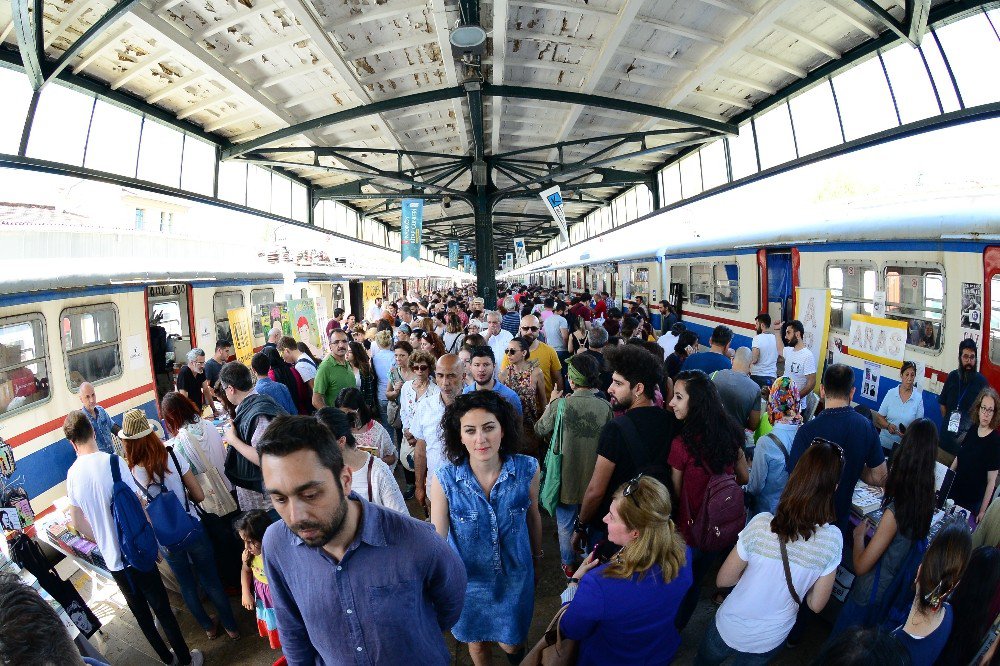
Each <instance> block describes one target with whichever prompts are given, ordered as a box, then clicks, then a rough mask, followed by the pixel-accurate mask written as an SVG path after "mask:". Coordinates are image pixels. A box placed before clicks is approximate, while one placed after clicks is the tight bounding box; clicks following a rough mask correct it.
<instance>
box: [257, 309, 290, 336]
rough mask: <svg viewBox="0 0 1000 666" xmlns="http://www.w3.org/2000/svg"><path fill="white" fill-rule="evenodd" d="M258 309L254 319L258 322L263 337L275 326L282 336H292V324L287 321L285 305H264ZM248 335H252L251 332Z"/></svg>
mask: <svg viewBox="0 0 1000 666" xmlns="http://www.w3.org/2000/svg"><path fill="white" fill-rule="evenodd" d="M258 308H259V310H258V311H257V313H256V317H257V318H258V320H259V321H260V328H261V330H262V331H264V335H265V336H266V335H267V334H268V332H269V331H270V330H271V329H272V328H273V327H275V326H277V327H278V328H280V329H281V334H282V335H291V334H292V323H291V320H290V319H289V315H288V305H287V304H286V303H265V304H263V305H259V306H258ZM250 334H251V336H252V335H253V331H252V330H251V332H250ZM251 339H252V338H251Z"/></svg>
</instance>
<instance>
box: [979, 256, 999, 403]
mask: <svg viewBox="0 0 1000 666" xmlns="http://www.w3.org/2000/svg"><path fill="white" fill-rule="evenodd" d="M983 291H984V296H983V304H982V305H983V316H984V321H983V345H982V352H981V357H980V362H979V368H980V372H982V373H983V375H984V376H985V377H986V379H988V380H989V382H990V386H1000V246H997V245H994V246H992V247H988V248H986V252H985V253H984V254H983Z"/></svg>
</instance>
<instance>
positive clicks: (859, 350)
mask: <svg viewBox="0 0 1000 666" xmlns="http://www.w3.org/2000/svg"><path fill="white" fill-rule="evenodd" d="M906 331H907V325H906V322H905V321H899V320H896V319H882V318H880V317H869V316H868V315H861V314H854V315H851V333H850V337H849V338H848V343H847V350H848V351H847V353H848V354H850V355H851V356H855V357H857V358H863V359H865V360H866V361H875V362H878V363H882V364H883V365H888V366H892V367H893V368H899V367H901V366H902V365H903V354H904V353H905V352H906Z"/></svg>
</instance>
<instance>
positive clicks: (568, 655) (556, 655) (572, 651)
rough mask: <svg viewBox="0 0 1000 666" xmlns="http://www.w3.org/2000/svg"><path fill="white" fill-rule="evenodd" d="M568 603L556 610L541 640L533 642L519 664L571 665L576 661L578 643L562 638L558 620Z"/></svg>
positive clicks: (539, 665) (527, 665) (541, 665)
mask: <svg viewBox="0 0 1000 666" xmlns="http://www.w3.org/2000/svg"><path fill="white" fill-rule="evenodd" d="M567 608H569V604H566V605H565V606H562V607H560V608H559V610H558V611H556V615H555V617H554V618H552V621H551V622H549V627H548V629H546V630H545V635H544V636H542V638H541V640H539V641H538V642H537V643H535V647H533V648H531V652H529V653H528V654H526V655H525V656H524V661H522V662H521V666H572V665H573V664H575V663H576V658H577V650H578V648H579V644H578V643H577V642H576V641H573V640H570V639H568V638H563V635H562V629H560V628H559V620H561V619H562V616H563V614H564V613H565V612H566V609H567Z"/></svg>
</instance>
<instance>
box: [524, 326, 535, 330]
mask: <svg viewBox="0 0 1000 666" xmlns="http://www.w3.org/2000/svg"><path fill="white" fill-rule="evenodd" d="M521 330H522V331H537V330H538V327H537V326H522V327H521Z"/></svg>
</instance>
